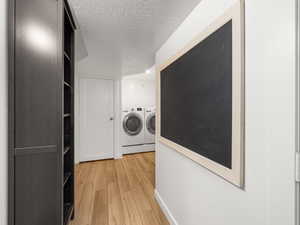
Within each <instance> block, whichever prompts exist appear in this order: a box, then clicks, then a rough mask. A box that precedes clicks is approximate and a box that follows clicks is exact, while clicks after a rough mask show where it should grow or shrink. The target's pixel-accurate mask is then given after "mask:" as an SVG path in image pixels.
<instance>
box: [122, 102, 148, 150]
mask: <svg viewBox="0 0 300 225" xmlns="http://www.w3.org/2000/svg"><path fill="white" fill-rule="evenodd" d="M144 135H145V134H144V109H143V108H139V107H137V108H130V109H124V110H123V111H122V146H123V147H126V146H135V145H142V144H144Z"/></svg>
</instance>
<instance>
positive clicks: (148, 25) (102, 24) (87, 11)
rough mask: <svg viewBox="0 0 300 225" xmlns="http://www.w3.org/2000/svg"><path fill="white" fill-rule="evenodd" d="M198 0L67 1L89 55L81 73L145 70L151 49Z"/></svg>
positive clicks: (169, 33) (130, 72)
mask: <svg viewBox="0 0 300 225" xmlns="http://www.w3.org/2000/svg"><path fill="white" fill-rule="evenodd" d="M200 1H201V0H70V4H71V5H72V7H73V8H74V11H75V14H76V16H77V19H78V22H79V24H80V29H81V32H82V34H83V38H84V41H85V43H86V47H87V50H88V54H89V56H88V57H87V58H85V59H84V60H82V61H81V62H80V63H79V72H80V73H81V74H82V75H105V76H110V75H111V76H116V75H120V74H121V75H126V74H134V73H139V72H143V71H145V69H147V68H149V67H151V66H152V65H153V64H154V56H155V52H156V51H157V50H158V49H159V48H160V46H161V45H162V44H163V43H164V42H165V41H166V40H167V39H168V37H169V36H170V35H171V34H172V33H173V31H174V30H175V29H176V28H177V27H178V26H179V25H180V24H181V22H182V21H183V20H184V19H185V18H186V16H187V15H188V14H189V13H190V12H191V11H192V9H193V8H194V7H195V6H196V5H197V4H198V3H199V2H200Z"/></svg>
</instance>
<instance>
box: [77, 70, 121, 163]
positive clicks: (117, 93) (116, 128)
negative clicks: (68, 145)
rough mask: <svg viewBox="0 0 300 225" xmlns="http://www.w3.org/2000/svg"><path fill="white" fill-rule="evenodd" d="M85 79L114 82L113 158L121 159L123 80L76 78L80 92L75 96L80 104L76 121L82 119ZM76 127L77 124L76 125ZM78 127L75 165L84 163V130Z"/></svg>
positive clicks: (85, 76)
mask: <svg viewBox="0 0 300 225" xmlns="http://www.w3.org/2000/svg"><path fill="white" fill-rule="evenodd" d="M84 79H95V80H110V81H112V82H113V101H114V102H113V114H114V120H113V157H114V159H120V158H122V151H121V147H120V123H121V119H120V115H121V113H120V112H121V90H120V89H121V87H120V83H121V80H120V79H113V78H108V77H104V76H96V75H95V76H90V75H79V76H78V77H77V78H75V80H77V81H75V82H77V87H78V88H77V90H78V92H77V93H75V95H76V94H77V96H75V99H77V101H76V102H77V103H78V107H75V108H76V110H75V121H79V120H80V119H81V115H80V108H81V102H80V91H81V90H80V82H81V80H84ZM75 127H76V124H75ZM77 127H78V132H76V131H75V132H76V133H77V136H78V137H76V138H75V139H77V140H78V142H77V144H76V145H77V146H76V148H75V149H78V150H77V152H76V157H75V158H76V162H75V163H80V162H83V161H81V160H82V159H81V152H82V150H81V148H80V146H81V143H80V142H81V141H80V136H81V135H80V134H81V132H82V129H81V127H80V123H79V124H77Z"/></svg>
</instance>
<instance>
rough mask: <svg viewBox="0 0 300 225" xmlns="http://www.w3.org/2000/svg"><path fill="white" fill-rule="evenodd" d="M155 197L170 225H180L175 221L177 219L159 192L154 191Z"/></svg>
mask: <svg viewBox="0 0 300 225" xmlns="http://www.w3.org/2000/svg"><path fill="white" fill-rule="evenodd" d="M154 197H155V199H156V201H157V203H158V204H159V206H160V208H161V210H162V211H163V213H164V214H165V216H166V217H167V219H168V221H169V223H170V225H178V223H177V221H176V220H175V218H174V216H173V215H172V213H171V211H170V210H169V208H168V206H167V205H166V203H165V202H164V200H163V199H162V198H161V196H160V194H159V193H158V191H157V190H156V189H155V190H154Z"/></svg>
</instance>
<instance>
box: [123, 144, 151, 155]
mask: <svg viewBox="0 0 300 225" xmlns="http://www.w3.org/2000/svg"><path fill="white" fill-rule="evenodd" d="M152 151H155V145H154V144H145V145H133V146H122V153H123V154H133V153H142V152H152Z"/></svg>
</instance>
